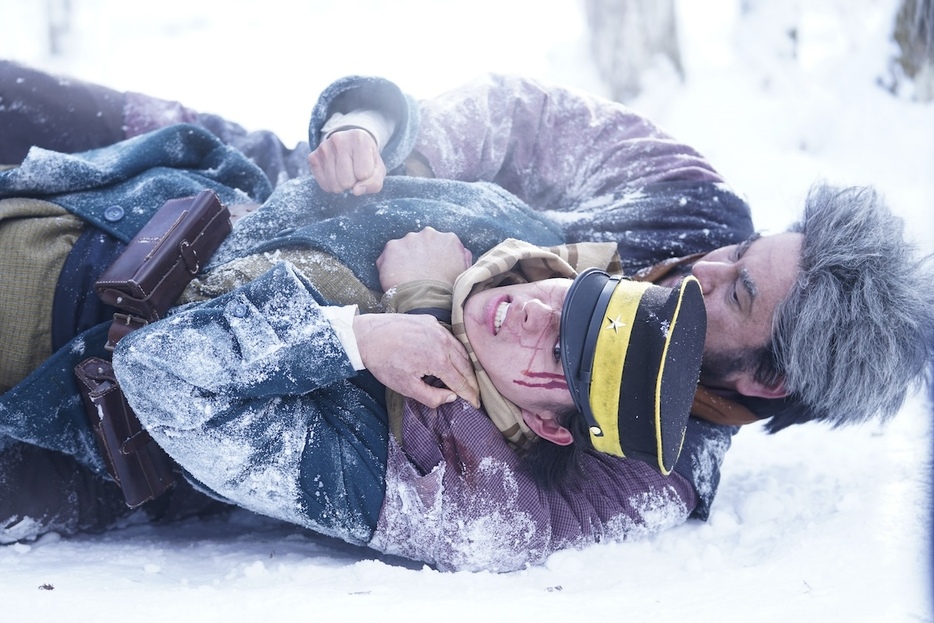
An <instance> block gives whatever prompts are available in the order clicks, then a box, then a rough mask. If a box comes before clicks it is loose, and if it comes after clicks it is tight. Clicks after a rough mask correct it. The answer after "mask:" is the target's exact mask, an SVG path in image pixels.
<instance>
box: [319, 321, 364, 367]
mask: <svg viewBox="0 0 934 623" xmlns="http://www.w3.org/2000/svg"><path fill="white" fill-rule="evenodd" d="M321 311H322V313H323V314H324V317H325V318H327V319H328V321H329V322H330V323H331V327H332V328H333V329H334V333H336V334H337V339H338V340H340V343H341V346H343V347H344V351H345V352H346V353H347V358H348V359H350V364H351V365H352V366H353V369H354V370H365V369H366V366H364V365H363V359H362V358H361V357H360V349H358V348H357V338H356V337H355V336H354V334H353V319H354V316H356V315H357V306H356V305H344V306H343V307H322V308H321Z"/></svg>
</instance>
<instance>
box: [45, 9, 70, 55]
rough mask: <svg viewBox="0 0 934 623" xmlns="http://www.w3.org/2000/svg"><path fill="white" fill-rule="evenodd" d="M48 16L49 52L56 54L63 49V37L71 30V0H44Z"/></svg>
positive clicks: (60, 52)
mask: <svg viewBox="0 0 934 623" xmlns="http://www.w3.org/2000/svg"><path fill="white" fill-rule="evenodd" d="M45 7H46V12H47V14H48V18H49V53H51V54H52V55H53V56H58V55H59V54H62V52H63V51H64V38H65V37H66V36H67V35H68V33H69V31H70V30H71V0H46V2H45Z"/></svg>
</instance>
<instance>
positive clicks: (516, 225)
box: [0, 125, 562, 470]
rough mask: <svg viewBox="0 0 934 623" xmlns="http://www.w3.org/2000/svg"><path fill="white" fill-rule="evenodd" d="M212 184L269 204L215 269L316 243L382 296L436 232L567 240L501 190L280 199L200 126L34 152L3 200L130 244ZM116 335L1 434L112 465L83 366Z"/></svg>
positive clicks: (307, 186) (24, 386) (25, 392)
mask: <svg viewBox="0 0 934 623" xmlns="http://www.w3.org/2000/svg"><path fill="white" fill-rule="evenodd" d="M203 188H210V189H212V190H214V191H215V192H217V193H218V195H219V196H220V198H221V200H222V201H224V202H225V203H228V204H232V203H243V202H264V201H265V203H264V205H263V207H262V208H260V209H259V210H257V211H255V212H254V213H252V214H251V215H249V216H248V217H246V218H244V219H242V220H241V221H239V222H238V224H237V227H236V228H235V230H234V232H233V233H232V234H231V235H230V236H229V237H228V239H227V240H226V241H225V242H224V243H223V245H222V247H221V248H220V249H219V250H218V252H217V253H216V254H215V256H214V258H213V259H212V263H211V265H212V266H214V265H217V264H219V263H222V262H224V261H227V260H230V259H234V258H236V257H240V256H242V255H245V254H250V253H255V252H259V251H265V250H270V249H275V248H279V247H281V246H288V245H307V246H313V247H316V248H319V249H322V250H325V251H328V252H330V253H332V254H334V255H335V256H336V257H337V258H338V259H340V260H341V261H343V262H344V263H345V264H346V265H347V266H348V267H349V268H351V270H353V271H354V272H355V273H356V274H357V276H358V277H359V278H360V279H361V281H362V282H363V283H364V284H366V285H367V286H368V287H370V288H371V289H374V290H379V279H378V275H377V273H376V270H375V261H376V258H377V257H378V256H379V254H380V252H381V251H382V249H383V246H384V245H385V243H386V242H387V241H389V240H391V239H393V238H399V237H401V236H403V235H404V234H405V233H407V232H410V231H418V230H420V229H422V228H424V227H427V226H432V227H435V228H436V229H438V230H440V231H455V232H459V233H460V234H461V237H462V240H463V242H464V244H465V246H466V247H467V248H469V249H470V250H471V251H472V252H473V253H475V254H477V255H479V254H481V253H483V252H484V251H486V250H487V249H489V248H490V247H492V246H493V245H495V244H496V243H498V242H500V241H501V240H502V239H504V238H507V237H516V238H522V239H527V240H530V241H532V242H536V243H538V244H545V245H550V244H558V243H560V242H562V238H561V234H560V231H559V230H558V228H557V227H556V226H555V225H553V224H551V223H549V222H548V221H547V220H546V219H545V218H544V217H542V216H541V215H538V214H535V213H534V212H532V211H531V210H529V209H528V208H527V207H526V206H525V205H524V204H522V202H520V201H518V200H517V199H515V198H514V197H511V196H510V195H509V194H508V193H506V192H504V191H503V190H502V189H499V188H497V187H495V186H493V185H490V184H465V183H461V182H455V181H446V180H423V179H415V178H393V179H391V180H389V181H388V182H387V184H386V187H385V190H384V191H383V192H382V193H380V194H379V195H378V196H366V197H353V196H334V195H329V194H326V193H323V192H322V191H321V190H320V188H319V187H318V186H317V184H316V183H315V182H314V180H313V179H312V178H300V179H296V180H292V181H290V182H288V183H286V184H283V185H281V186H280V187H279V188H278V189H277V190H276V191H275V193H272V194H270V193H271V191H270V187H269V184H268V181H267V179H266V177H265V175H264V174H263V173H262V171H261V170H260V169H258V168H257V167H256V166H255V165H254V164H252V163H251V162H250V161H248V160H247V159H246V158H245V157H243V155H242V154H240V153H239V152H237V151H236V150H233V149H230V148H228V147H226V146H224V145H223V144H221V143H220V141H219V140H218V139H217V138H215V137H214V136H213V135H212V134H210V133H209V132H208V131H207V130H205V129H203V128H201V127H198V126H190V125H177V126H171V127H168V128H164V129H162V130H158V131H155V132H153V133H150V134H146V135H142V136H140V137H137V138H134V139H130V140H128V141H124V142H123V143H119V144H117V145H114V146H112V147H107V148H102V149H99V150H94V151H92V152H86V153H84V154H77V155H65V154H58V153H53V152H45V151H39V150H35V151H34V152H33V153H32V154H31V155H30V157H29V158H27V159H26V161H25V162H24V163H23V165H22V166H20V167H18V168H16V169H12V170H10V171H7V172H3V173H0V197H36V198H40V199H45V200H48V201H52V202H54V203H56V204H58V205H61V206H62V207H64V208H66V209H68V210H69V211H70V212H72V213H74V214H75V215H77V216H79V217H81V218H82V219H84V220H85V221H86V222H88V224H90V225H92V226H93V227H95V228H97V229H100V230H103V231H106V232H107V233H109V234H111V235H113V236H114V237H115V238H117V239H118V240H121V241H124V242H126V241H129V240H130V239H131V238H132V236H133V235H135V233H136V232H137V231H138V230H139V228H140V227H142V225H143V224H144V223H146V222H147V221H148V220H149V218H150V217H151V215H152V214H153V212H154V211H155V210H157V209H158V208H159V207H160V206H161V205H162V203H164V202H165V201H166V200H167V199H170V198H175V197H183V196H189V195H192V194H195V193H197V192H198V191H200V190H201V189H203ZM68 277H69V276H67V275H63V279H67V278H68ZM50 289H51V284H50ZM106 332H107V323H104V324H101V325H97V326H95V327H93V328H91V329H89V330H87V331H86V332H84V333H82V334H81V335H78V336H77V337H75V338H74V339H73V340H72V341H71V342H70V343H69V344H67V345H66V346H65V347H63V348H61V349H59V350H58V351H56V352H55V353H54V354H53V356H52V357H51V358H50V359H49V360H47V361H46V362H45V363H44V364H43V365H42V366H41V367H40V368H39V369H38V370H36V371H35V372H34V373H33V374H31V375H30V376H29V377H27V378H26V379H24V380H23V381H22V382H21V383H20V384H19V385H17V386H16V387H14V388H13V389H11V390H10V391H8V392H7V393H5V394H4V395H3V396H2V397H0V437H2V436H6V437H10V438H13V439H18V440H21V441H25V442H28V443H31V444H35V445H38V446H41V447H45V448H50V449H55V450H59V451H62V452H65V453H68V454H72V455H74V456H75V457H76V458H78V459H79V460H80V461H81V462H82V463H84V464H86V465H88V466H90V467H92V468H94V469H96V470H101V469H102V466H103V464H102V462H101V458H100V455H99V453H98V452H97V450H96V448H95V446H94V441H93V438H92V436H91V433H90V430H89V428H88V427H87V425H86V423H85V415H84V411H83V409H84V407H83V405H82V403H81V401H80V397H79V395H78V393H77V386H76V385H75V381H74V376H73V374H72V370H73V369H74V366H75V365H77V363H79V362H80V361H81V360H83V359H84V358H86V357H89V356H103V357H106V356H107V353H106V352H105V351H104V350H103V344H104V342H105V341H106V339H105V336H106Z"/></svg>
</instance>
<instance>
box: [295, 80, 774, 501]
mask: <svg viewBox="0 0 934 623" xmlns="http://www.w3.org/2000/svg"><path fill="white" fill-rule="evenodd" d="M361 108H362V109H366V108H369V109H372V110H379V111H381V112H382V113H383V114H384V115H385V116H386V117H388V118H390V119H392V120H393V121H394V122H395V124H396V130H395V134H394V135H393V138H392V140H391V141H390V143H389V145H387V148H386V149H384V151H383V155H384V160H385V161H386V164H387V168H389V169H390V170H392V168H393V167H394V166H395V160H390V159H386V158H385V155H386V154H387V153H390V152H392V149H391V148H393V147H395V146H398V145H399V144H400V143H403V144H404V143H405V142H406V141H407V140H408V137H413V138H414V142H415V146H414V149H412V151H411V152H410V153H409V154H408V156H407V158H406V160H405V164H404V165H403V166H401V167H398V168H396V170H395V171H394V172H396V173H406V174H412V175H428V176H433V177H437V178H444V179H454V180H463V181H468V182H473V181H486V182H492V183H495V184H497V185H498V186H500V187H502V188H504V189H506V190H508V191H509V192H510V193H512V194H514V195H515V196H517V197H518V198H519V199H521V200H522V201H523V202H525V204H527V205H528V206H529V207H531V208H532V209H533V210H536V211H538V212H540V213H541V214H543V215H545V216H547V217H548V218H549V219H551V220H552V221H554V222H555V223H557V224H558V225H559V226H560V227H561V230H562V232H563V234H564V237H565V241H566V242H581V241H611V242H616V243H617V245H618V249H619V255H620V258H621V260H622V263H623V266H624V268H626V269H627V271H633V272H634V271H636V270H639V269H642V268H646V267H648V266H651V265H653V264H656V263H658V262H660V261H662V260H665V259H668V258H671V257H683V256H687V255H690V254H693V253H701V252H709V251H712V250H714V249H717V248H719V247H723V246H727V245H731V244H736V243H738V242H741V241H743V240H745V239H746V238H748V237H749V236H750V235H752V233H753V232H754V229H753V225H752V218H751V214H750V211H749V206H748V205H747V204H746V202H745V201H744V200H742V199H741V198H740V197H738V196H737V195H736V194H735V193H734V192H733V191H732V190H731V189H730V188H729V187H728V186H727V185H726V184H725V183H724V180H723V178H722V177H721V176H720V174H719V173H717V172H716V171H715V170H714V169H713V167H712V166H711V165H710V163H709V162H708V161H707V160H706V159H705V158H704V157H703V156H701V155H700V154H699V153H697V152H696V151H695V150H694V149H693V148H691V147H689V146H687V145H685V144H683V143H681V142H679V141H677V140H675V139H674V138H672V137H671V136H669V135H667V134H666V133H665V132H664V131H662V130H661V129H660V128H658V127H657V126H655V125H654V124H653V123H652V122H651V121H650V120H648V119H646V118H645V117H643V116H641V115H639V114H637V113H636V112H634V111H633V110H631V109H629V108H627V107H625V106H623V105H620V104H616V103H611V102H608V101H606V100H604V99H602V98H598V97H594V96H592V95H589V94H587V93H582V92H578V91H574V90H570V89H565V88H561V87H558V86H555V85H548V84H542V83H540V82H538V81H536V80H531V79H528V78H523V77H520V76H504V75H489V76H485V77H481V78H478V79H477V80H474V81H473V82H471V83H468V84H467V85H465V86H463V87H460V88H458V89H455V90H452V91H450V92H448V93H445V94H443V95H441V96H438V97H435V98H432V99H429V100H424V101H422V102H420V103H419V109H418V114H417V115H416V114H415V112H414V111H413V110H412V104H411V101H410V100H408V99H406V98H405V97H404V96H402V95H401V92H400V91H399V90H398V88H397V87H395V85H392V84H391V83H388V82H387V81H385V80H380V79H374V78H360V77H349V78H345V79H342V80H339V81H337V82H335V83H334V84H333V85H331V86H330V87H329V88H328V89H326V90H325V92H324V93H323V94H322V96H321V98H320V99H319V101H318V104H317V106H316V107H315V108H314V110H313V112H312V119H311V123H310V127H309V141H310V145H311V148H312V149H314V148H315V147H317V145H318V141H319V140H320V139H321V138H322V137H321V135H320V132H319V128H321V127H322V125H324V123H325V121H326V120H327V119H328V118H330V116H331V115H332V114H333V113H335V112H343V113H346V112H349V111H352V110H355V109H361ZM396 149H398V148H397V147H396ZM781 402H782V401H764V400H760V401H757V402H756V403H755V404H754V405H750V407H751V408H753V410H754V411H756V412H760V411H767V409H769V408H773V407H774V405H770V404H767V403H781ZM764 414H765V413H763V415H764ZM735 430H736V429H735V428H732V427H725V426H718V425H715V424H710V423H708V422H706V421H703V420H699V419H695V418H691V420H690V421H689V424H688V432H687V438H686V440H685V444H684V448H683V450H682V453H681V458H680V459H679V461H678V464H677V465H676V467H675V470H676V471H677V472H678V473H680V474H681V475H682V476H684V477H685V478H687V479H688V480H690V481H691V482H692V483H693V484H694V487H695V489H696V491H697V494H698V501H697V507H696V508H695V509H694V511H693V513H692V515H693V516H695V517H698V518H701V519H706V518H707V516H708V513H709V510H710V504H711V502H712V501H713V498H714V496H715V494H716V491H717V486H718V484H719V480H720V464H721V463H722V461H723V456H724V454H725V452H726V450H727V449H728V448H729V445H730V439H731V436H732V434H733V433H734V432H735Z"/></svg>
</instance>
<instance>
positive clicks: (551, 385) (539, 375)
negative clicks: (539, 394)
mask: <svg viewBox="0 0 934 623" xmlns="http://www.w3.org/2000/svg"><path fill="white" fill-rule="evenodd" d="M522 374H523V376H526V377H528V378H529V379H535V380H534V381H532V380H530V381H523V380H519V379H516V380H514V381H513V383H515V384H516V385H521V386H522V387H539V388H542V389H568V383H567V381H566V380H565V378H564V375H561V374H554V373H552V372H530V371H528V370H526V371H524V372H523V373H522Z"/></svg>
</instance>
